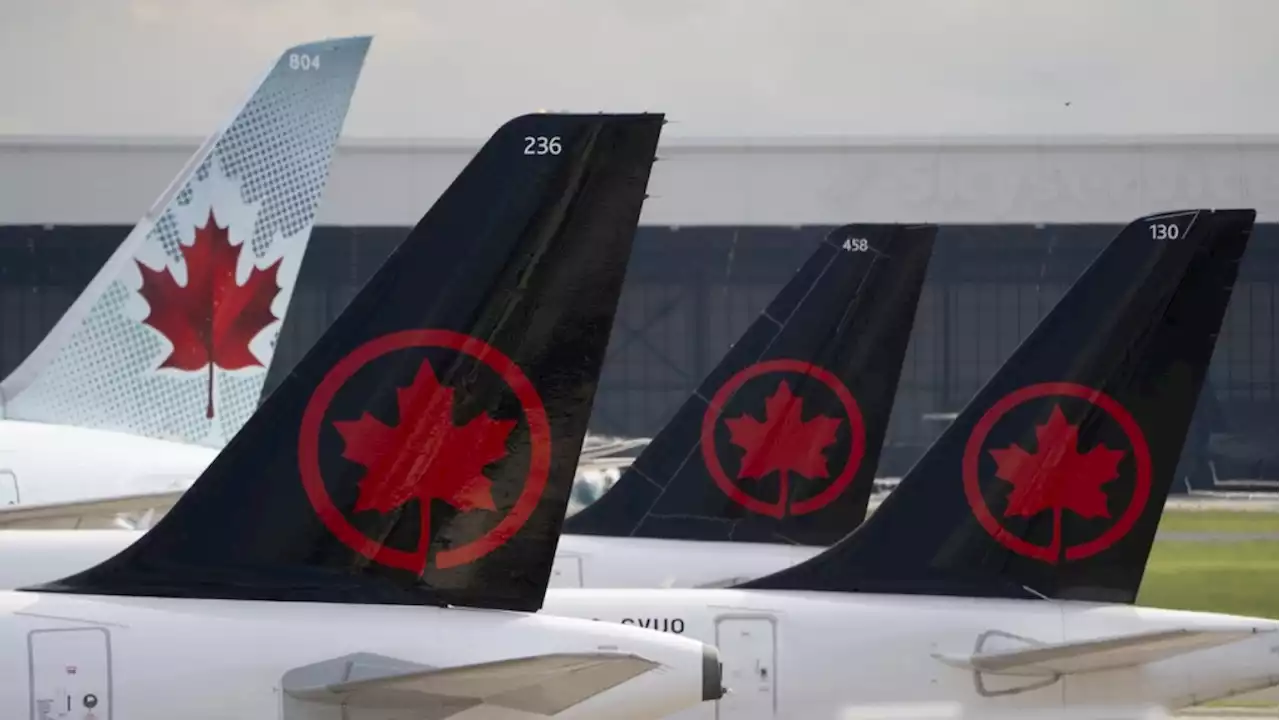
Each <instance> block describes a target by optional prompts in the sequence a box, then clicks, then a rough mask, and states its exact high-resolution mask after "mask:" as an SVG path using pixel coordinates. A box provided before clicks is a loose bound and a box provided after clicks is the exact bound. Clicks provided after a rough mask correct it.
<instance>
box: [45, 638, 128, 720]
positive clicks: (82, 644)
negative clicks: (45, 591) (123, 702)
mask: <svg viewBox="0 0 1280 720" xmlns="http://www.w3.org/2000/svg"><path fill="white" fill-rule="evenodd" d="M27 652H28V654H29V658H28V659H29V661H30V663H31V720H108V718H110V717H111V639H110V636H109V635H108V634H107V631H106V630H105V629H104V628H73V629H69V630H61V629H59V630H33V631H31V633H30V634H29V635H27Z"/></svg>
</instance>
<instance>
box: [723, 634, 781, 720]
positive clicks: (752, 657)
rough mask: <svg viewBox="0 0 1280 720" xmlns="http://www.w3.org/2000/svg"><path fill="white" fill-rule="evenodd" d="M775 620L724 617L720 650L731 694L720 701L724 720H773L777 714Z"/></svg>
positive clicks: (726, 681) (725, 682) (725, 677)
mask: <svg viewBox="0 0 1280 720" xmlns="http://www.w3.org/2000/svg"><path fill="white" fill-rule="evenodd" d="M774 631H775V626H774V622H773V618H771V617H767V616H764V617H762V616H754V617H751V616H722V617H719V618H717V619H716V646H717V647H718V648H720V661H721V662H722V663H723V664H724V685H725V687H726V688H727V689H728V690H729V693H728V694H727V695H725V696H724V697H723V698H721V699H720V700H718V701H716V717H717V718H719V719H721V720H772V719H773V717H774V713H775V712H776V711H777V698H776V693H777V679H776V677H775V675H776V674H777V673H776V669H777V663H776V661H777V653H776V647H775V642H776V640H775V638H776V636H775V632H774Z"/></svg>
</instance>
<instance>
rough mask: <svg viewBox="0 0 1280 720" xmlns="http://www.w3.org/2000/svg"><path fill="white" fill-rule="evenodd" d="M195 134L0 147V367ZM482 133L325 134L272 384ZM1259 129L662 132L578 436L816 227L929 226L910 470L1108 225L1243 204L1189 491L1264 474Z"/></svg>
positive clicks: (52, 317)
mask: <svg viewBox="0 0 1280 720" xmlns="http://www.w3.org/2000/svg"><path fill="white" fill-rule="evenodd" d="M197 144H198V142H197V141H195V140H191V139H136V138H135V139H127V140H126V139H111V138H80V139H78V138H23V137H8V138H3V139H0V337H3V339H4V342H3V343H2V344H0V374H3V373H7V372H8V371H9V370H11V369H12V368H13V367H14V366H16V365H17V363H18V362H19V361H20V360H21V359H22V357H23V356H25V354H26V353H27V352H29V351H30V350H31V348H33V347H34V346H35V344H36V343H37V342H38V341H39V339H40V338H41V337H42V336H43V335H44V333H45V332H47V331H48V329H49V328H50V327H52V325H53V324H54V322H55V321H56V320H57V318H58V317H59V315H60V314H61V313H62V312H63V311H64V310H65V309H66V308H67V307H68V306H69V305H70V303H71V301H72V300H73V299H74V298H75V296H76V295H77V294H78V293H79V292H80V290H81V288H82V287H83V286H84V285H85V284H86V283H87V282H88V281H89V279H90V278H91V277H92V275H93V273H94V272H95V271H96V270H97V269H98V267H99V266H100V265H101V263H102V262H103V261H105V259H106V257H107V256H108V255H109V254H110V253H111V251H112V250H113V249H114V248H115V246H116V244H117V243H118V242H119V241H120V240H121V239H123V238H124V236H125V234H126V233H127V232H128V229H129V228H130V227H131V226H132V225H133V224H134V222H135V221H136V220H137V219H138V217H140V216H141V214H142V213H143V212H144V211H145V210H146V209H147V207H148V205H149V204H150V202H151V201H152V200H153V199H154V198H155V197H156V196H158V195H159V193H160V191H161V190H162V189H163V188H164V187H165V186H166V184H167V183H168V181H169V180H170V178H172V177H173V175H174V174H175V173H176V172H177V171H178V169H179V168H180V167H181V166H182V165H183V163H184V162H185V161H186V159H187V157H189V156H190V155H191V153H193V152H194V151H195V149H196V146H197ZM478 144H479V143H478V141H475V140H472V141H427V142H407V141H386V140H378V141H374V140H350V141H345V142H344V143H343V144H342V145H341V146H340V149H339V152H338V155H337V158H336V160H335V162H334V165H333V171H332V175H331V180H330V184H329V188H328V190H327V193H326V198H325V201H324V205H323V206H322V208H321V212H320V219H319V221H318V225H317V228H316V230H315V233H314V235H313V240H312V246H311V251H310V252H309V253H308V255H307V258H306V261H305V263H304V265H303V268H302V272H301V277H300V278H299V284H298V288H297V290H296V292H295V295H294V301H293V302H294V305H293V309H292V310H291V314H290V315H289V319H288V321H287V323H286V326H285V327H284V328H283V330H282V334H281V341H280V342H281V346H280V352H278V353H277V356H276V358H277V360H276V363H277V366H276V367H273V368H272V371H271V377H272V380H271V381H269V387H270V386H273V385H274V383H276V382H278V381H279V379H280V377H282V375H283V373H285V372H287V370H288V368H289V367H291V366H292V364H293V362H295V361H296V360H297V359H298V358H299V357H300V355H301V353H303V352H305V350H306V348H307V347H308V346H309V345H310V343H311V342H312V341H313V340H314V339H315V338H316V337H317V335H318V334H319V333H320V332H322V331H323V329H324V328H325V327H326V325H327V324H328V323H329V322H330V321H331V320H332V319H333V318H334V317H335V316H336V314H337V313H338V312H339V311H340V310H341V308H342V307H343V306H344V304H345V303H346V302H347V301H348V300H349V299H350V298H351V297H352V295H353V294H354V293H355V292H356V291H357V290H358V288H359V287H360V285H361V284H362V282H363V281H364V280H365V279H366V278H367V277H369V275H370V274H371V273H372V272H373V271H374V270H375V269H376V267H377V266H378V264H379V263H380V262H381V261H382V259H383V258H384V257H385V256H386V254H387V253H388V252H389V251H390V250H391V248H392V247H393V246H394V245H395V244H396V243H397V242H398V241H399V240H400V238H402V237H403V235H404V234H405V232H406V230H407V228H408V227H410V226H412V225H413V224H414V223H415V222H416V221H417V219H418V217H419V216H420V215H421V214H422V213H423V212H424V211H425V210H426V209H427V208H428V207H429V206H430V204H431V203H432V202H433V201H434V199H435V198H436V197H437V196H438V195H439V194H440V193H441V192H442V191H443V189H444V188H445V186H446V185H447V183H448V182H449V181H450V180H451V179H452V178H453V177H454V175H456V173H457V172H458V171H459V170H460V168H461V167H462V165H463V164H464V163H465V162H466V161H467V160H468V159H469V157H470V156H471V154H472V153H474V151H475V149H476V148H477V147H478ZM1277 149H1278V148H1277V139H1276V136H1274V135H1270V136H1233V137H1221V136H1211V137H1189V136H1179V137H1111V138H1096V137H1095V138H1062V137H1057V138H1052V139H1049V138H1038V137H1007V138H999V137H984V138H971V139H964V138H952V139H946V140H934V139H926V140H922V139H906V138H903V139H896V138H875V139H865V138H864V139H859V138H817V139H770V138H762V139H750V140H745V139H743V140H698V139H692V138H689V139H671V140H667V141H664V142H663V144H662V146H661V148H660V158H661V161H660V162H659V163H658V164H657V165H656V166H655V169H654V173H653V178H652V181H651V183H650V193H651V195H652V196H653V197H652V198H651V200H650V201H649V202H648V203H647V204H646V207H645V210H644V214H643V216H642V221H641V222H642V229H641V231H640V234H639V236H638V237H637V242H636V246H635V254H634V259H633V263H632V265H631V268H630V270H629V274H628V278H627V285H626V287H625V289H624V293H623V299H622V307H621V310H620V314H619V318H618V322H617V324H616V326H615V328H616V329H615V332H614V337H613V341H612V345H611V347H610V350H609V357H608V360H607V361H606V368H605V373H604V377H603V379H602V384H601V390H600V394H599V397H598V399H597V402H596V412H595V415H594V417H593V420H592V430H593V432H596V433H601V434H609V435H625V436H647V435H651V434H652V433H654V432H655V431H656V430H658V429H659V428H660V427H661V426H662V424H663V423H664V422H665V421H666V419H667V418H668V417H669V416H670V415H671V414H672V413H673V412H674V411H675V409H676V408H677V406H678V405H679V403H680V402H682V401H683V399H684V397H685V396H686V395H687V394H688V393H689V392H690V391H691V390H692V389H693V388H694V387H695V386H696V385H697V383H698V382H699V380H700V379H701V378H702V376H703V375H704V374H705V373H707V372H708V371H709V370H710V369H711V368H712V367H713V366H714V364H715V363H716V362H717V360H718V359H719V357H720V356H721V354H723V353H724V352H725V350H726V349H727V348H728V346H729V345H730V344H731V343H732V342H733V341H734V339H735V338H736V337H737V335H738V334H739V333H741V332H742V331H743V330H744V329H745V327H746V326H747V324H748V323H750V321H751V320H752V319H753V317H754V316H755V314H757V313H758V312H759V311H760V310H761V309H762V308H763V306H764V305H765V304H766V303H767V302H768V301H769V299H770V298H771V297H772V295H773V294H774V293H775V292H776V291H777V290H778V288H779V287H780V286H781V285H782V284H783V283H784V282H785V281H786V280H787V278H788V276H789V275H790V273H791V272H792V271H793V270H794V269H795V268H796V267H798V266H799V264H800V263H801V262H802V261H803V259H804V258H805V257H806V256H807V255H808V253H809V252H810V250H811V248H812V246H813V243H815V242H816V241H817V240H818V239H819V238H820V236H821V235H822V234H823V233H824V232H825V231H826V230H827V229H829V228H831V227H832V226H835V225H839V224H844V223H847V222H855V221H861V222H912V221H916V222H937V223H940V224H941V225H942V230H941V232H940V233H939V237H938V242H937V248H936V250H935V254H934V259H933V262H932V263H931V265H930V269H929V275H928V280H927V283H926V286H925V290H924V294H923V296H922V298H921V302H920V308H919V312H918V316H917V320H916V325H915V332H914V336H913V339H912V341H911V345H910V347H909V348H908V355H907V361H906V366H905V368H904V370H903V375H902V380H901V384H900V387H899V391H898V398H897V403H896V405H895V409H894V416H893V421H892V427H891V429H890V431H889V436H888V440H887V446H886V450H885V453H884V456H883V458H882V460H881V465H880V472H879V474H880V475H881V476H895V475H899V474H901V473H902V472H904V471H905V470H906V469H907V468H908V467H909V466H910V464H911V463H912V462H913V461H914V459H915V458H916V457H917V456H918V454H919V452H920V451H921V450H922V449H923V448H924V447H925V446H927V445H928V443H929V442H930V441H931V440H932V439H933V438H934V437H936V435H937V434H938V432H939V431H940V430H941V429H942V427H943V426H944V425H945V423H946V421H947V419H948V418H949V413H952V412H954V411H956V410H958V409H959V408H960V407H961V406H963V405H964V403H965V402H966V401H967V400H968V399H969V397H970V396H971V395H972V394H973V393H974V392H975V391H976V390H977V389H978V388H979V387H980V386H981V385H982V384H983V383H984V382H985V380H986V379H987V378H988V377H989V375H990V374H991V373H992V372H993V371H994V370H995V368H996V367H998V366H999V364H1000V363H1001V362H1003V360H1004V359H1005V358H1006V357H1007V356H1008V355H1009V354H1010V353H1011V352H1012V351H1013V349H1014V348H1015V347H1016V346H1017V344H1018V343H1019V342H1020V341H1021V340H1022V338H1023V337H1025V336H1026V334H1027V333H1028V332H1029V331H1030V330H1031V328H1032V327H1033V326H1034V325H1035V323H1036V322H1037V321H1038V319H1039V318H1040V317H1041V316H1042V315H1043V314H1044V313H1045V312H1046V311H1047V310H1048V308H1049V307H1050V306H1051V305H1052V304H1053V302H1054V301H1055V300H1056V299H1057V298H1058V297H1059V296H1060V295H1061V294H1062V292H1063V291H1064V290H1065V289H1066V287H1067V286H1069V285H1070V283H1071V282H1072V281H1073V279H1074V278H1075V277H1076V276H1077V275H1078V274H1079V273H1080V272H1081V271H1082V270H1083V268H1084V267H1085V266H1086V265H1087V264H1088V263H1089V262H1090V261H1091V260H1092V258H1093V257H1094V256H1095V254H1096V253H1097V252H1098V250H1099V249H1100V248H1101V247H1102V246H1103V245H1104V244H1105V243H1106V242H1107V241H1108V240H1109V239H1110V238H1111V237H1112V236H1113V235H1114V233H1115V232H1116V231H1117V230H1118V229H1119V227H1120V226H1122V225H1123V224H1125V223H1126V222H1128V221H1130V220H1132V219H1133V218H1134V217H1137V216H1139V215H1143V214H1147V213H1152V212H1158V211H1164V210H1175V209H1180V208H1184V207H1201V206H1207V207H1252V208H1256V209H1257V211H1258V225H1257V227H1256V229H1255V231H1254V236H1253V239H1252V241H1251V243H1250V247H1249V250H1248V253H1247V256H1246V258H1245V261H1244V263H1243V265H1242V267H1241V271H1240V279H1239V282H1238V284H1237V286H1236V289H1235V293H1234V296H1233V298H1232V302H1231V306H1230V308H1229V310H1228V314H1227V317H1226V320H1225V322H1224V330H1223V335H1222V337H1221V338H1220V340H1219V342H1218V346H1217V351H1216V354H1215V356H1214V360H1213V366H1212V368H1211V372H1210V381H1209V385H1208V386H1207V388H1206V392H1205V393H1204V395H1203V396H1202V397H1201V401H1200V406H1199V408H1198V410H1197V419H1196V422H1195V427H1194V428H1193V431H1192V433H1191V437H1190V438H1189V440H1188V444H1187V449H1186V451H1185V452H1184V458H1183V460H1184V462H1183V468H1184V470H1183V476H1184V477H1183V479H1184V480H1185V481H1187V482H1191V483H1194V484H1196V485H1197V486H1200V487H1210V486H1213V485H1214V484H1215V483H1217V485H1218V486H1219V487H1230V486H1232V485H1231V484H1232V481H1249V482H1251V483H1253V484H1257V483H1258V482H1259V481H1260V482H1261V483H1262V484H1264V485H1265V484H1270V485H1271V486H1272V487H1274V484H1275V483H1276V478H1277V435H1278V433H1280V430H1278V428H1277V362H1278V359H1280V358H1278V356H1277V315H1276V292H1277V265H1278V264H1280V256H1278V250H1277V224H1276V223H1277V219H1278V217H1277V215H1278V207H1277V205H1278V203H1277V196H1278V194H1280V188H1278V187H1277V159H1278V154H1277Z"/></svg>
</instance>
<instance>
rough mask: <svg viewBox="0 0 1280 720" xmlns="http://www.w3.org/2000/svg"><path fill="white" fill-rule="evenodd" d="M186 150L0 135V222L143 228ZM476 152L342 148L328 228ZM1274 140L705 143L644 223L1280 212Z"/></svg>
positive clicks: (365, 217) (436, 189)
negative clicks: (1194, 209)
mask: <svg viewBox="0 0 1280 720" xmlns="http://www.w3.org/2000/svg"><path fill="white" fill-rule="evenodd" d="M198 144H199V143H198V141H196V140H182V139H168V140H165V139H150V140H148V139H131V140H126V139H109V138H81V139H76V138H22V137H8V138H0V225H39V224H44V223H59V224H78V225H83V224H132V223H133V222H134V221H135V220H137V218H138V217H139V216H140V215H141V213H142V212H143V211H144V210H145V209H146V208H147V206H148V205H149V204H150V203H151V202H152V201H153V200H154V199H155V198H156V197H157V196H158V195H159V193H160V190H161V189H163V188H164V187H165V185H166V184H167V183H168V181H169V180H170V178H172V177H173V176H174V174H175V173H177V171H178V169H179V168H181V167H182V165H183V163H184V162H186V159H187V158H188V157H190V155H191V153H192V152H194V151H195V149H196V147H197V145H198ZM478 145H479V143H478V142H477V141H435V142H426V141H421V142H410V141H391V140H351V141H344V142H343V143H342V144H341V145H340V146H339V149H338V153H337V156H336V159H335V160H334V164H333V170H332V174H331V180H330V185H329V189H328V191H327V193H326V198H325V203H324V206H323V207H322V208H321V210H320V215H319V219H318V220H317V224H319V225H322V226H324V225H336V226H347V227H350V226H360V227H367V226H384V225H390V226H407V225H412V224H413V223H414V222H416V221H417V219H418V217H419V216H420V215H421V214H422V212H423V210H425V209H426V208H427V207H428V206H429V205H430V204H431V202H433V201H434V200H435V198H436V197H437V196H438V195H439V194H440V193H441V192H442V191H443V190H444V188H445V186H446V185H447V184H448V182H449V181H450V180H452V179H453V177H454V176H456V175H457V173H458V171H459V170H460V169H461V168H462V166H463V164H465V163H466V161H467V160H468V159H469V158H470V157H471V155H472V154H473V153H474V152H475V150H476V148H477V147H478ZM1278 147H1280V146H1278V145H1277V140H1276V137H1275V136H1274V135H1272V136H1232V137H1176V138H1110V139H1097V138H1094V139H1085V138H1080V139H1071V138H1053V139H1035V138H999V137H994V138H971V139H964V138H956V139H947V140H920V139H909V138H897V139H896V138H875V139H856V138H844V139H841V138H824V139H809V140H803V139H754V140H751V139H746V140H695V139H682V138H672V139H669V140H666V141H664V142H663V143H662V144H661V146H660V147H659V155H660V158H661V161H660V162H659V163H658V164H657V165H656V166H655V168H654V172H653V178H652V180H651V183H650V192H651V195H653V196H654V197H653V199H652V200H651V201H650V202H649V203H646V206H645V210H644V214H643V216H642V218H641V222H642V224H646V225H802V224H815V223H817V224H823V223H825V224H839V223H842V222H847V221H848V220H849V219H850V218H856V219H858V220H861V221H865V222H906V221H912V222H939V223H1082V222H1085V223H1115V222H1125V221H1127V220H1129V219H1132V218H1133V217H1135V216H1137V215H1143V214H1146V213H1151V212H1157V211H1161V210H1169V209H1176V208H1179V207H1184V206H1211V207H1225V206H1245V207H1253V208H1257V210H1258V213H1259V216H1258V219H1259V221H1260V222H1276V221H1277V219H1280V218H1278V215H1280V207H1278V202H1280V201H1278V199H1277V197H1278V195H1280V187H1278V184H1277V172H1276V167H1277V161H1278V159H1280V155H1278Z"/></svg>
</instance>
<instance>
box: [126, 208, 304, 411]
mask: <svg viewBox="0 0 1280 720" xmlns="http://www.w3.org/2000/svg"><path fill="white" fill-rule="evenodd" d="M181 247H182V259H183V262H184V263H185V264H186V266H187V284H186V285H179V284H178V283H177V281H176V280H174V278H173V274H172V273H171V272H169V269H168V268H164V267H162V268H160V269H159V270H152V269H151V268H149V267H147V266H146V265H143V264H142V263H141V262H138V270H139V271H140V272H141V273H142V287H140V288H139V289H138V294H139V295H141V296H142V299H144V300H146V301H147V305H149V306H150V311H149V312H148V313H147V316H146V317H145V318H144V319H143V321H142V322H143V323H145V324H147V325H150V326H151V327H153V328H155V329H156V330H157V331H158V332H159V333H160V334H161V335H163V336H164V337H165V338H167V339H168V340H169V342H170V343H172V344H173V350H172V351H170V353H169V355H168V357H166V358H165V359H164V362H162V363H161V364H160V367H162V368H174V369H177V370H192V371H194V370H205V369H206V368H207V369H208V373H209V374H208V379H209V381H208V398H209V400H208V405H207V408H206V411H205V416H206V417H209V418H212V417H213V368H214V366H215V365H217V366H218V367H220V368H222V369H223V370H240V369H243V368H247V367H262V363H261V362H259V361H258V358H257V357H256V356H255V355H254V354H253V352H252V351H250V350H249V342H250V341H252V340H253V338H254V337H255V336H256V335H257V334H258V333H260V332H262V330H263V329H264V328H266V327H267V326H268V325H270V324H271V323H273V322H275V321H276V320H278V319H279V318H277V317H276V316H275V314H274V313H272V312H271V301H272V300H274V299H275V297H276V294H277V293H279V292H280V285H279V282H278V277H279V272H280V262H281V261H280V260H277V261H275V263H273V264H272V265H270V266H269V267H267V268H266V269H264V270H259V269H258V268H256V267H254V268H253V269H251V270H250V272H249V278H248V279H247V280H245V283H244V285H239V284H237V283H236V263H237V262H239V259H240V249H241V247H240V246H238V245H232V244H231V239H230V237H229V233H228V232H227V229H226V228H224V227H221V226H219V225H218V223H217V220H216V219H215V218H214V215H213V211H212V210H211V211H210V212H209V218H208V220H206V221H205V224H204V226H203V227H198V228H196V232H195V241H194V242H193V243H192V244H191V245H184V246H181ZM134 262H137V261H136V260H135V261H134Z"/></svg>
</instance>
